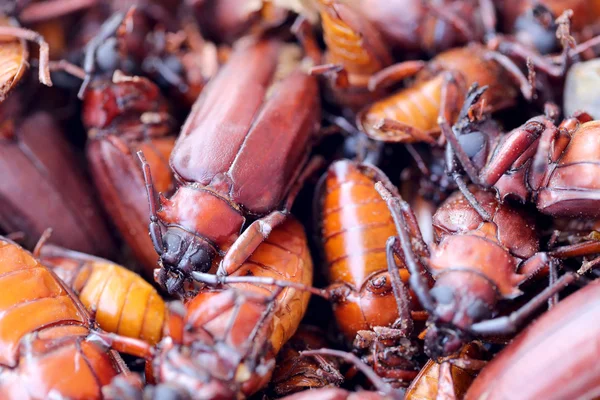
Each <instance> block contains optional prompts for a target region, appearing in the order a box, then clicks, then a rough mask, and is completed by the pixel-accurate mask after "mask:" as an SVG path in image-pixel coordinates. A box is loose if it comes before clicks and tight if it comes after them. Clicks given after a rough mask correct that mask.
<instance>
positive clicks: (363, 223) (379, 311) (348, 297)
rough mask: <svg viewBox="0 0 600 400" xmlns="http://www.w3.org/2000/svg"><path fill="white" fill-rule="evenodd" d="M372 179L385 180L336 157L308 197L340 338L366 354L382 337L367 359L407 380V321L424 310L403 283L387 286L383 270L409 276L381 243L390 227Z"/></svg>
mask: <svg viewBox="0 0 600 400" xmlns="http://www.w3.org/2000/svg"><path fill="white" fill-rule="evenodd" d="M380 179H385V180H386V181H387V177H385V175H384V174H383V173H382V172H381V171H379V170H378V169H376V168H375V167H372V166H369V165H366V164H358V163H356V162H353V161H349V160H341V161H337V162H335V163H334V164H333V165H332V166H331V167H330V168H329V171H328V172H327V173H326V174H325V175H324V177H323V178H322V180H321V184H320V188H319V191H318V193H317V197H316V201H317V204H318V208H319V211H320V215H319V217H318V221H319V223H320V225H321V226H320V233H321V240H322V245H323V250H324V256H325V261H326V268H327V272H328V275H329V281H330V282H331V285H330V286H329V287H328V288H327V291H328V292H329V293H330V294H331V299H332V301H333V304H334V306H333V307H334V314H335V317H336V320H337V323H338V326H339V328H340V330H341V331H342V333H343V334H344V336H345V337H346V339H347V340H349V341H352V340H354V346H355V348H358V349H360V350H363V351H366V352H367V354H368V353H369V351H370V349H371V348H373V347H374V346H375V347H376V346H378V345H379V344H380V343H379V342H381V341H387V342H386V343H387V346H386V347H387V348H386V350H385V351H382V352H381V354H380V352H379V351H374V354H369V355H368V356H367V358H369V361H370V362H371V363H373V366H374V368H375V370H376V372H377V373H378V374H380V375H381V376H385V377H389V378H395V379H400V380H404V381H407V382H408V381H410V380H411V379H412V378H414V377H415V376H416V374H417V371H418V369H419V365H418V363H417V362H416V361H415V360H414V359H413V357H416V356H417V355H418V354H419V346H418V345H417V344H416V343H413V342H411V334H412V331H413V329H412V325H413V319H415V318H416V319H424V318H426V316H425V315H423V314H422V313H421V312H419V311H418V310H419V309H420V306H419V304H418V303H417V302H416V301H414V300H412V299H410V298H409V295H408V292H407V290H406V288H404V287H399V288H394V284H393V282H394V279H393V277H391V276H390V273H389V271H390V268H391V270H393V269H396V270H397V271H398V272H399V275H400V277H401V278H402V281H406V280H407V279H408V276H409V275H408V271H407V270H406V269H405V268H404V267H402V268H398V266H397V263H398V260H396V259H395V257H394V256H393V255H391V248H390V245H389V243H387V241H388V238H390V237H392V236H395V234H396V229H395V227H394V221H393V219H392V216H391V214H390V212H389V211H388V209H387V206H386V204H385V202H384V201H382V200H381V197H380V196H379V195H378V194H377V191H375V187H374V185H375V182H377V180H380ZM413 222H414V224H415V229H414V232H415V235H419V234H418V228H417V225H416V224H417V222H416V220H415V221H413ZM415 237H416V236H415ZM419 237H420V236H419ZM416 240H419V239H416ZM423 249H426V247H425V245H424V244H423ZM390 257H391V259H390ZM390 263H391V264H392V265H394V266H392V267H391V266H390ZM399 283H400V285H402V286H403V283H402V282H399ZM397 289H398V290H397Z"/></svg>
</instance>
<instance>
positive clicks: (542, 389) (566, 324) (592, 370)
mask: <svg viewBox="0 0 600 400" xmlns="http://www.w3.org/2000/svg"><path fill="white" fill-rule="evenodd" d="M599 300H600V281H598V280H596V281H594V282H592V283H590V284H588V285H587V286H586V287H584V288H583V289H580V290H578V291H577V292H575V293H574V294H572V295H570V296H569V297H567V298H566V299H564V300H562V301H560V302H559V303H558V304H557V305H556V306H554V307H553V308H552V309H551V310H549V311H548V312H546V313H545V314H544V315H542V316H541V317H540V318H539V319H537V320H536V321H534V322H533V323H532V324H531V325H530V326H529V327H527V328H526V329H525V330H524V331H523V332H521V333H520V334H519V335H518V336H517V337H516V338H515V339H514V340H513V341H512V342H511V343H510V344H509V345H508V346H506V347H505V348H504V349H503V350H502V351H501V352H500V353H499V354H498V355H497V356H496V357H495V358H494V359H493V360H492V361H491V362H490V363H489V364H488V365H487V366H486V367H485V368H484V369H483V371H482V372H481V374H480V375H479V376H478V377H477V379H475V381H474V382H473V384H472V385H471V387H470V388H469V390H468V391H467V394H466V397H465V399H467V400H472V399H481V398H486V399H490V400H492V399H506V398H511V399H536V398H539V399H541V398H544V399H574V398H593V397H595V396H596V395H597V394H598V379H599V378H600V371H599V370H598V368H597V365H596V358H595V352H594V351H585V350H584V349H587V348H589V346H590V344H595V343H596V342H597V340H598V330H599V329H600V325H599V324H598V318H599V314H600V301H599ZM565 354H568V355H569V356H568V357H565Z"/></svg>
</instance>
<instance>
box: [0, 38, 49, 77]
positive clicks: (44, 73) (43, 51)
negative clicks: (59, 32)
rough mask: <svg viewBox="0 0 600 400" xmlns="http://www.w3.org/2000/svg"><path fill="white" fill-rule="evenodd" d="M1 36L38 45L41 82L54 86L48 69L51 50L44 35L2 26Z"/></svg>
mask: <svg viewBox="0 0 600 400" xmlns="http://www.w3.org/2000/svg"><path fill="white" fill-rule="evenodd" d="M0 35H2V36H5V35H6V36H12V37H16V38H19V39H24V40H27V41H30V42H35V43H37V44H38V46H39V47H40V60H39V80H40V82H41V83H43V84H44V85H46V86H52V80H51V79H50V69H49V68H48V63H49V53H50V49H49V47H48V43H46V41H45V40H44V37H43V36H42V35H40V34H39V33H37V32H34V31H32V30H29V29H25V28H19V27H16V26H0Z"/></svg>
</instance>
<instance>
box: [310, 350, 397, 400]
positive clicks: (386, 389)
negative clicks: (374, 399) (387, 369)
mask: <svg viewBox="0 0 600 400" xmlns="http://www.w3.org/2000/svg"><path fill="white" fill-rule="evenodd" d="M315 355H323V356H333V357H339V358H341V359H342V360H344V361H347V362H348V363H350V364H352V365H353V366H354V367H356V369H358V370H359V371H360V372H362V373H363V374H364V375H365V376H366V377H367V378H368V379H369V380H370V381H371V384H373V386H374V387H375V388H376V389H377V391H378V392H382V393H385V394H386V395H387V396H389V397H390V398H392V399H403V398H404V390H401V389H394V388H392V387H391V386H390V385H388V384H387V383H386V382H385V381H384V380H383V379H381V377H379V376H378V375H377V374H376V373H375V371H373V370H372V369H371V368H369V366H368V365H367V364H365V363H364V362H362V361H361V360H360V359H359V358H358V357H356V356H355V355H354V354H352V353H348V352H346V351H341V350H333V349H318V350H305V351H301V352H300V356H301V357H306V356H315Z"/></svg>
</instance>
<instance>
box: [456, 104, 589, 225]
mask: <svg viewBox="0 0 600 400" xmlns="http://www.w3.org/2000/svg"><path fill="white" fill-rule="evenodd" d="M553 119H554V118H553V116H550V115H541V116H538V117H534V118H532V119H530V120H529V121H527V122H526V123H525V124H523V125H522V126H520V127H518V128H516V129H514V130H513V131H511V132H509V133H508V134H506V135H505V136H504V137H503V139H502V141H501V142H500V143H499V144H498V146H497V147H496V149H494V151H493V153H492V156H491V157H490V159H489V160H488V162H487V163H486V165H485V166H484V168H482V169H481V170H480V171H479V173H477V168H476V167H475V166H473V165H472V163H471V161H470V160H469V158H468V157H467V156H464V155H463V156H459V153H464V151H462V148H461V145H460V144H458V143H457V142H456V141H453V140H451V141H450V142H451V144H452V146H453V149H454V150H455V151H456V154H457V157H458V159H459V161H460V162H461V163H462V165H463V166H465V171H467V173H468V175H469V177H470V178H471V181H472V182H474V183H477V184H479V185H481V186H484V187H492V186H493V187H494V188H495V189H496V191H497V192H498V195H499V196H500V198H501V199H504V198H506V197H512V198H516V199H518V200H520V201H522V202H525V201H527V200H531V201H532V202H534V203H535V204H536V206H537V208H538V210H540V211H541V212H542V213H545V214H549V215H552V216H569V217H581V216H588V217H598V216H600V208H598V204H599V203H598V192H597V187H598V184H597V182H596V180H595V178H596V176H597V173H596V172H595V171H596V170H597V169H598V166H597V165H596V163H597V161H598V160H599V159H600V142H598V140H597V136H598V135H597V133H598V132H599V131H600V122H598V121H593V120H592V118H591V117H590V116H589V115H587V114H585V113H581V114H579V115H577V116H575V117H572V118H568V119H566V120H564V121H563V122H562V123H561V124H560V125H559V126H557V125H556V124H555V123H554V121H553ZM467 126H468V125H462V127H458V130H459V131H460V129H463V128H466V127H467ZM453 135H454V133H453V132H452V131H450V130H448V131H447V132H446V134H445V136H446V137H450V138H452V137H453Z"/></svg>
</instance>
